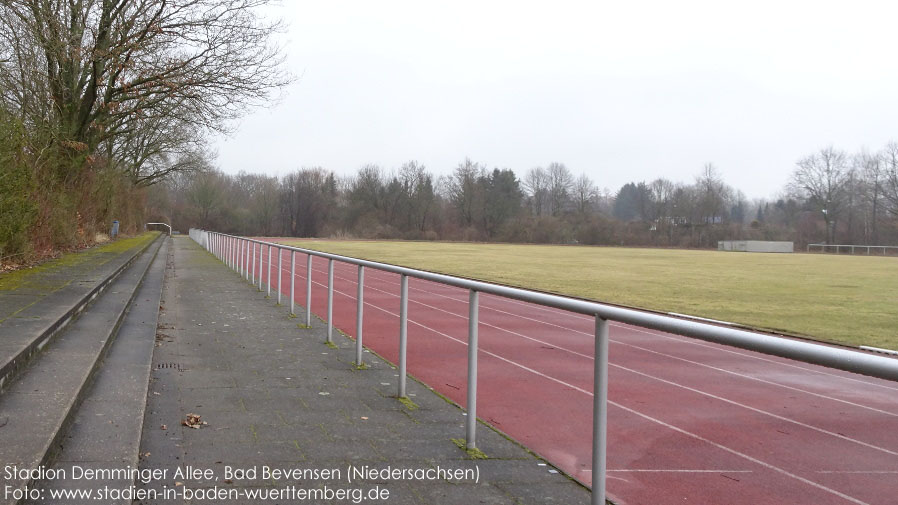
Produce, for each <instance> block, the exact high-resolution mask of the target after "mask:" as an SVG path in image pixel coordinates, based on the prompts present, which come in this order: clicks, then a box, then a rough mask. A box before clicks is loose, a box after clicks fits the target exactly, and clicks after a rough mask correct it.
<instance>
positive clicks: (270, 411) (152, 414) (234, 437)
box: [140, 238, 590, 505]
mask: <svg viewBox="0 0 898 505" xmlns="http://www.w3.org/2000/svg"><path fill="white" fill-rule="evenodd" d="M173 251H174V259H173V262H172V263H171V264H170V265H169V267H168V270H167V274H166V275H167V278H166V284H165V289H164V292H163V311H162V313H161V314H160V330H159V334H158V336H157V339H158V342H157V348H156V351H155V354H154V358H153V359H154V370H153V372H152V377H151V383H150V388H149V389H150V393H149V395H148V404H147V417H146V419H145V423H144V429H143V440H142V445H141V449H140V451H141V454H142V455H143V456H142V461H141V468H142V469H143V470H150V469H155V470H159V471H165V472H166V476H165V477H164V478H159V479H152V480H151V482H150V483H148V484H142V485H141V489H144V490H148V491H151V492H158V493H162V494H164V493H172V494H175V495H176V496H177V499H175V500H173V501H172V500H167V499H163V498H156V499H146V500H141V501H140V502H141V503H180V502H182V501H189V502H191V503H193V502H199V501H201V500H198V499H194V500H192V501H191V500H183V497H184V496H185V493H186V494H187V495H188V496H189V495H190V494H191V493H197V492H199V493H202V494H204V495H208V493H212V492H216V493H225V494H226V495H228V498H227V499H224V500H219V501H215V502H216V503H235V504H238V503H247V502H255V503H272V504H273V503H306V502H301V501H299V500H298V499H296V500H290V499H281V500H278V499H271V497H270V495H269V499H267V500H266V499H259V500H252V499H251V498H250V495H249V494H248V493H259V492H264V493H287V495H280V497H281V498H289V494H290V493H294V494H293V497H294V498H296V497H297V496H299V495H300V494H302V493H308V492H311V493H313V494H314V493H325V494H324V496H325V498H326V499H324V500H320V501H312V502H314V503H353V500H352V499H351V497H352V495H350V499H342V500H341V499H339V498H338V497H337V496H332V497H331V498H330V499H327V497H328V496H329V495H327V494H326V493H341V492H349V493H357V492H361V493H364V494H365V496H366V497H370V495H368V493H376V492H381V493H384V492H385V493H388V494H389V499H386V500H379V501H374V500H366V501H365V503H368V502H371V503H385V504H388V505H401V504H460V505H461V504H465V505H467V504H477V503H484V504H528V503H532V504H548V503H559V504H565V505H570V504H578V503H589V499H590V494H589V491H588V490H586V489H585V488H583V487H582V486H580V485H579V484H576V483H574V482H573V481H571V480H569V479H568V478H566V477H564V476H563V475H562V474H559V473H558V472H557V471H556V470H554V469H553V468H552V467H551V466H549V465H546V463H545V462H544V461H542V460H539V459H537V458H536V457H534V456H533V455H532V454H530V453H528V452H527V451H526V450H524V449H523V448H521V447H520V446H519V445H517V444H516V443H513V442H511V441H509V440H507V439H505V438H503V437H502V436H500V435H499V434H497V433H496V432H494V431H492V430H490V429H488V428H487V427H485V426H480V428H479V431H478V445H479V447H480V448H481V449H482V451H483V452H484V454H485V455H486V457H487V459H472V457H471V456H469V454H468V453H466V452H465V451H463V450H462V449H460V448H459V447H458V446H457V445H456V443H455V442H453V440H452V439H463V438H464V415H463V412H462V411H461V410H460V409H458V408H457V407H455V406H453V405H451V404H450V403H447V402H446V401H445V400H443V399H442V398H441V397H440V396H438V395H436V394H434V393H433V392H432V391H430V390H429V389H428V388H426V387H424V386H422V385H420V384H418V383H416V382H414V381H409V385H408V386H409V397H410V399H411V400H412V401H413V404H411V403H410V404H403V403H400V402H399V401H398V400H397V399H396V398H395V397H394V396H393V395H394V394H395V389H396V381H397V375H396V371H395V370H394V369H393V368H392V367H391V366H389V365H388V364H386V363H385V362H384V361H383V360H382V359H380V358H379V357H377V356H376V355H374V354H366V358H367V359H368V360H369V363H370V368H369V369H366V370H356V369H355V366H354V365H353V363H352V362H353V360H354V344H353V342H352V341H350V340H348V339H346V338H344V337H342V336H340V335H337V336H336V344H337V347H336V348H331V347H328V346H326V345H325V344H324V340H325V336H324V327H323V325H322V324H321V323H320V322H319V321H315V322H314V324H313V325H312V328H311V329H301V328H299V327H297V323H298V322H299V320H297V319H293V318H290V317H288V313H287V312H288V311H287V309H285V308H283V307H277V306H275V303H274V300H271V299H266V298H265V294H264V293H260V292H258V291H257V290H256V289H254V288H253V287H251V286H249V285H248V284H247V283H246V282H245V281H243V280H242V279H241V278H240V277H239V276H238V275H237V274H236V273H234V272H231V271H229V270H228V269H227V267H225V266H224V265H223V264H222V263H220V262H218V261H217V260H215V259H214V258H213V257H212V256H211V255H209V254H208V253H206V252H204V251H202V250H201V249H200V248H199V246H197V245H196V244H195V243H194V242H193V241H191V240H189V239H187V238H176V239H175V240H174V241H173ZM187 414H198V415H200V416H202V417H201V421H202V422H208V424H207V425H202V427H201V428H200V429H192V428H188V427H186V426H183V425H182V424H181V422H182V421H183V420H185V418H186V416H187ZM266 466H267V467H271V468H275V469H281V470H289V471H296V472H301V475H290V476H287V477H285V478H282V479H277V478H273V476H270V475H269V476H265V475H262V472H263V470H264V467H266ZM188 467H193V468H194V469H196V470H199V471H205V470H209V471H210V472H211V475H209V476H208V478H204V477H200V478H184V477H181V476H178V475H176V473H175V472H177V471H179V470H181V471H184V470H185V469H187V468H188ZM228 467H231V468H232V469H242V470H253V469H254V470H256V472H257V474H256V475H246V476H240V475H235V476H226V475H225V471H226V469H227V468H228ZM350 467H354V468H363V467H367V468H368V469H369V470H370V469H374V470H377V471H382V470H385V469H393V470H399V471H407V474H408V473H410V474H411V475H412V477H419V476H420V477H425V479H424V480H420V479H417V478H407V479H404V480H403V479H393V478H389V477H388V476H384V475H382V474H379V475H375V476H370V478H366V479H361V480H356V479H353V480H352V482H349V481H348V480H347V474H348V473H349V471H350V470H349V469H350ZM436 469H441V470H444V471H445V470H450V471H453V472H456V471H460V472H461V473H462V474H463V475H460V476H459V477H460V478H449V476H447V475H446V474H445V473H443V474H441V475H440V476H439V477H438V478H435V479H433V480H426V477H433V476H434V475H433V474H434V471H435V470H436ZM316 470H317V471H319V472H324V471H327V470H333V471H334V473H339V474H340V475H339V476H335V475H332V476H324V475H321V474H320V473H319V475H312V473H314V472H315V471H316ZM472 473H473V475H472ZM422 474H423V475H422ZM228 477H230V478H228ZM266 477H267V478H266ZM185 489H186V490H188V491H186V492H185V491H184V490H185ZM356 490H358V491H356ZM205 502H209V501H205Z"/></svg>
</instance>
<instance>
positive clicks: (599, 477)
mask: <svg viewBox="0 0 898 505" xmlns="http://www.w3.org/2000/svg"><path fill="white" fill-rule="evenodd" d="M190 236H191V238H193V239H194V240H195V241H197V242H198V243H200V244H201V245H202V246H203V247H204V248H206V249H207V250H209V251H210V252H212V254H214V255H216V256H217V257H218V258H219V259H221V260H222V261H224V262H225V263H226V264H228V266H230V267H231V268H233V269H235V270H237V271H238V272H241V274H242V275H243V276H245V277H246V279H247V280H250V279H251V276H252V281H251V282H252V283H253V284H254V285H255V273H256V245H257V244H258V245H259V281H258V287H259V289H260V290H261V289H262V278H263V275H262V271H261V268H262V263H261V259H262V247H263V246H267V247H268V254H269V262H268V268H269V274H268V280H269V286H268V288H269V290H270V289H271V261H270V260H271V248H272V247H274V248H278V249H279V251H281V250H287V251H291V264H292V268H291V271H292V272H293V275H292V276H291V281H290V292H291V293H293V291H294V286H293V283H294V280H293V279H294V278H295V270H296V253H297V252H298V253H302V254H306V255H308V258H307V263H306V268H307V269H308V270H311V258H312V256H317V257H320V258H325V259H327V260H328V317H327V321H326V322H327V325H328V333H327V335H328V337H327V338H328V341H330V336H331V331H332V328H333V321H332V308H333V264H334V262H335V261H340V262H344V263H349V264H352V265H357V266H358V267H359V273H358V283H359V286H358V293H360V294H361V293H362V283H363V282H364V269H365V268H366V267H367V268H374V269H377V270H381V271H384V272H392V273H396V274H399V275H400V276H401V282H400V285H401V286H402V294H401V300H400V304H401V305H400V307H404V304H405V303H407V291H408V289H407V287H406V286H407V283H408V277H414V278H417V279H423V280H428V281H432V282H438V283H441V284H446V285H450V286H455V287H459V288H462V289H467V290H469V291H470V303H469V305H470V312H469V324H468V384H469V386H468V405H467V409H468V413H469V415H468V416H467V430H466V436H467V438H466V440H467V446H468V447H469V448H474V447H475V429H476V410H475V409H476V400H477V398H476V389H477V388H476V385H477V325H478V311H477V306H478V296H477V295H478V293H489V294H493V295H496V296H501V297H505V298H511V299H515V300H520V301H523V302H529V303H534V304H537V305H543V306H547V307H554V308H557V309H562V310H566V311H570V312H575V313H579V314H586V315H591V316H594V317H595V320H596V331H595V336H596V340H595V360H594V361H595V365H594V366H595V371H594V374H595V375H594V389H593V391H594V394H593V412H594V416H593V473H592V475H593V503H594V504H600V503H604V496H605V437H606V433H607V431H606V426H605V422H606V418H607V395H608V381H607V376H608V321H618V322H621V323H626V324H630V325H633V326H640V327H643V328H649V329H653V330H659V331H663V332H667V333H674V334H677V335H683V336H687V337H693V338H697V339H700V340H705V341H708V342H714V343H718V344H723V345H728V346H732V347H738V348H742V349H747V350H751V351H756V352H761V353H764V354H771V355H774V356H780V357H783V358H788V359H794V360H797V361H802V362H805V363H812V364H816V365H822V366H826V367H830V368H836V369H839V370H844V371H848V372H854V373H859V374H863V375H869V376H871V377H877V378H880V379H886V380H892V381H898V359H894V358H890V357H885V356H879V355H875V354H871V353H867V352H860V351H854V350H850V349H846V348H841V347H836V346H829V345H825V344H820V343H814V342H808V341H803V340H796V339H791V338H787V337H781V336H775V335H769V334H763V333H758V332H752V331H748V330H743V329H739V328H734V327H731V326H726V325H719V324H713V323H711V322H708V321H700V320H695V319H686V318H682V317H676V316H673V315H669V314H660V313H653V312H648V311H642V310H637V309H631V308H626V307H618V306H613V305H608V304H604V303H599V302H593V301H589V300H582V299H577V298H570V297H566V296H562V295H554V294H549V293H542V292H537V291H531V290H527V289H522V288H515V287H511V286H503V285H500V284H493V283H489V282H483V281H477V280H473V279H465V278H462V277H455V276H452V275H446V274H438V273H434V272H428V271H426V270H418V269H414V268H408V267H402V266H397V265H390V264H387V263H380V262H376V261H370V260H364V259H359V258H352V257H349V256H342V255H339V254H333V253H327V252H322V251H315V250H312V249H304V248H301V247H293V246H288V245H283V244H278V243H274V242H267V241H264V240H258V239H251V238H247V237H240V236H236V235H229V234H222V233H217V232H208V231H204V230H195V229H191V230H190ZM250 249H252V252H251V253H250ZM279 254H280V252H279ZM250 257H251V258H252V259H251V260H250ZM306 281H307V284H306V323H307V324H309V323H310V319H311V312H310V306H311V303H310V299H311V275H308V273H307V275H306ZM280 282H281V281H280V275H279V276H278V283H280ZM280 289H281V286H280V285H278V290H279V291H280ZM357 303H358V309H357V316H356V317H357V324H356V328H357V332H358V333H359V334H358V335H357V336H356V337H357V338H356V347H357V349H356V351H357V363H356V364H357V365H359V366H361V364H362V363H361V355H362V354H361V347H362V335H361V332H360V330H359V329H360V328H361V317H362V297H361V296H358V299H357ZM292 311H293V300H292V296H291V313H292ZM406 318H407V311H405V310H400V342H399V349H400V351H399V371H400V376H401V377H400V381H399V396H400V397H402V396H405V380H404V379H405V369H406V366H405V365H406V363H405V352H404V351H405V347H406V345H405V340H406V332H405V325H406Z"/></svg>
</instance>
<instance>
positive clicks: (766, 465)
mask: <svg viewBox="0 0 898 505" xmlns="http://www.w3.org/2000/svg"><path fill="white" fill-rule="evenodd" d="M608 403H609V404H611V405H614V406H615V407H617V408H619V409H622V410H624V411H626V412H629V413H631V414H633V415H636V416H639V417H641V418H643V419H646V420H647V421H651V422H653V423H657V424H660V425H661V426H664V427H666V428H668V429H671V430H674V431H676V432H678V433H682V434H683V435H686V436H688V437H692V438H694V439H696V440H699V441H701V442H705V443H707V444H711V445H713V446H714V447H717V448H718V449H720V450H723V451H726V452H728V453H730V454H733V455H735V456H739V457H740V458H744V459H747V460H748V461H751V462H752V463H756V464H758V465H761V466H762V467H764V468H767V469H768V470H773V471H774V472H778V473H781V474H783V475H785V476H787V477H791V478H793V479H795V480H797V481H799V482H804V483H805V484H807V485H809V486H813V487H815V488H817V489H820V490H823V491H826V492H827V493H831V494H834V495H836V496H838V497H840V498H843V499H845V500H848V501H850V502H852V503H857V504H858V505H869V504H868V503H866V502H863V501H861V500H858V499H857V498H853V497H851V496H848V495H847V494H844V493H840V492H838V491H836V490H835V489H831V488H828V487H826V486H824V485H823V484H818V483H817V482H814V481H812V480H809V479H806V478H804V477H801V476H799V475H796V474H794V473H792V472H790V471H788V470H784V469H782V468H780V467H778V466H774V465H771V464H770V463H765V462H764V461H761V460H760V459H757V458H753V457H751V456H749V455H747V454H743V453H741V452H739V451H737V450H735V449H731V448H729V447H727V446H725V445H721V444H718V443H717V442H713V441H711V440H708V439H707V438H705V437H702V436H700V435H696V434H695V433H692V432H689V431H686V430H684V429H682V428H678V427H676V426H674V425H672V424H669V423H666V422H664V421H662V420H660V419H655V418H654V417H651V416H648V415H646V414H643V413H642V412H638V411H636V410H633V409H631V408H629V407H625V406H623V405H621V404H619V403H617V402H614V401H611V400H608Z"/></svg>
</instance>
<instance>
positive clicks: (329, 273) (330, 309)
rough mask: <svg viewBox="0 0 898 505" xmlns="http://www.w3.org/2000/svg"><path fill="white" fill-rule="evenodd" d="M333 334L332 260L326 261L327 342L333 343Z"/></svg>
mask: <svg viewBox="0 0 898 505" xmlns="http://www.w3.org/2000/svg"><path fill="white" fill-rule="evenodd" d="M333 333H334V260H333V259H328V260H327V341H328V343H330V342H333Z"/></svg>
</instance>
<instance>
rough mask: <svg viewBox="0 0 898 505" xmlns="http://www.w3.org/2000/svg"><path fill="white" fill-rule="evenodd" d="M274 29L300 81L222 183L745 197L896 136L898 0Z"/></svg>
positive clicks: (320, 10) (352, 6)
mask: <svg viewBox="0 0 898 505" xmlns="http://www.w3.org/2000/svg"><path fill="white" fill-rule="evenodd" d="M265 16H267V17H277V18H281V19H283V21H284V22H285V23H286V25H287V27H286V29H285V30H284V32H283V33H281V34H280V35H279V36H278V38H277V42H278V43H279V44H280V45H281V46H282V48H283V50H284V53H285V57H286V62H285V64H286V65H287V69H288V71H289V72H291V73H292V74H293V75H294V76H295V77H296V79H295V81H294V82H293V83H292V84H290V85H289V86H288V87H287V88H285V89H284V90H283V92H282V96H280V97H279V99H278V100H277V101H276V103H274V104H273V105H271V106H270V107H267V108H261V109H256V110H253V111H251V113H250V114H248V115H247V116H245V117H244V118H243V119H242V120H240V121H239V122H237V123H235V124H234V125H232V128H233V130H234V131H233V132H232V133H231V134H229V135H227V136H220V137H217V138H216V139H215V141H214V143H213V147H214V148H215V150H216V151H217V153H218V158H217V164H218V165H219V167H220V168H221V169H222V170H224V171H225V172H228V173H237V172H239V171H241V170H244V171H247V172H256V173H260V172H261V173H266V174H270V175H284V174H287V173H289V172H291V171H294V170H296V169H298V168H301V167H312V166H321V167H324V168H326V169H329V170H333V171H334V172H336V173H337V174H340V175H352V174H353V173H355V172H356V171H357V170H358V169H359V168H360V167H361V166H363V165H365V164H369V163H374V164H377V165H379V166H381V167H382V168H384V169H386V170H395V169H397V168H399V166H400V165H402V164H403V163H405V162H407V161H409V160H416V161H418V162H419V163H422V164H424V165H425V166H426V167H427V168H428V169H429V170H430V171H432V172H433V173H435V174H440V175H442V174H448V173H450V172H451V171H452V170H453V169H454V168H455V167H456V166H457V165H458V164H459V163H460V162H461V161H463V160H464V159H465V158H466V157H467V158H471V159H472V160H473V161H476V162H480V163H482V164H484V165H486V166H487V167H489V168H493V167H498V168H511V169H513V170H514V171H515V172H516V173H517V174H518V176H519V177H520V176H523V175H524V173H525V172H526V171H527V170H528V169H530V168H532V167H536V166H543V167H545V166H547V165H548V164H549V163H551V162H561V163H564V164H565V165H566V166H567V167H568V168H569V169H570V170H571V171H572V172H573V173H574V174H580V173H585V174H587V175H588V176H589V177H590V178H592V179H593V181H594V182H595V183H596V185H597V186H598V187H600V188H608V189H609V190H610V191H611V192H616V191H617V190H618V189H619V188H620V186H622V185H623V184H625V183H627V182H631V181H634V182H638V181H647V182H648V181H651V180H653V179H656V178H658V177H666V178H668V179H671V180H674V181H680V182H687V183H689V182H693V181H694V179H695V176H696V175H697V174H699V172H700V171H701V169H702V167H703V166H704V165H705V164H706V163H713V164H714V165H715V166H716V167H717V168H718V171H719V173H720V175H721V176H722V177H723V179H724V180H725V181H726V182H727V183H728V184H730V185H732V186H733V187H735V188H737V189H740V190H742V191H743V192H744V193H745V194H746V196H747V197H748V198H750V199H751V198H766V197H773V196H776V195H777V194H779V193H780V192H781V191H782V189H783V187H784V186H785V184H786V183H787V181H788V179H789V175H790V174H791V172H792V170H793V169H794V167H795V162H796V161H798V160H799V159H800V158H802V157H804V156H807V155H809V154H812V153H813V152H815V151H817V150H819V149H821V148H824V147H827V146H829V145H833V146H835V147H836V148H839V149H843V150H846V151H848V152H857V151H859V150H862V149H866V150H868V151H876V150H879V149H881V148H882V147H883V146H884V145H885V144H886V143H887V142H889V141H891V140H898V92H896V90H898V86H896V84H898V65H896V64H895V61H896V57H895V50H896V47H898V39H896V37H895V28H894V21H895V19H898V2H891V1H857V0H855V1H852V2H847V1H840V2H827V1H807V2H806V1H792V0H779V1H775V2H768V1H765V0H753V1H751V2H733V1H729V2H727V1H720V0H717V1H708V2H705V1H690V0H679V1H676V2H671V1H629V0H628V1H626V2H620V1H615V2H610V1H604V0H603V1H585V0H584V1H560V0H553V1H552V2H548V1H542V2H527V1H515V2H504V1H503V2H500V1H488V0H481V1H476V2H468V1H461V0H455V1H452V2H435V1H420V0H419V1H408V2H406V1H390V0H378V1H370V0H368V1H348V0H347V1H339V0H333V1H314V2H311V1H305V0H283V1H282V2H281V4H280V5H277V6H272V7H269V8H268V9H267V10H266V11H265Z"/></svg>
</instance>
